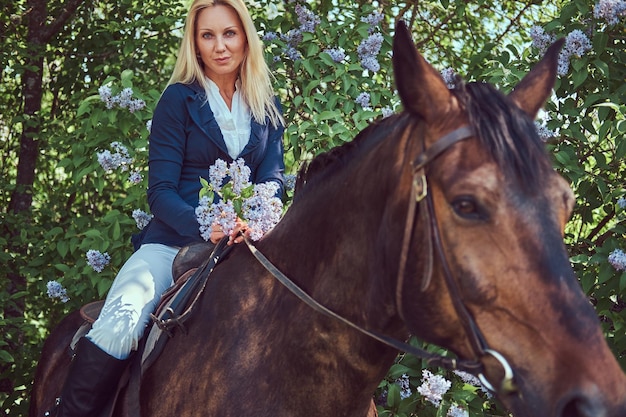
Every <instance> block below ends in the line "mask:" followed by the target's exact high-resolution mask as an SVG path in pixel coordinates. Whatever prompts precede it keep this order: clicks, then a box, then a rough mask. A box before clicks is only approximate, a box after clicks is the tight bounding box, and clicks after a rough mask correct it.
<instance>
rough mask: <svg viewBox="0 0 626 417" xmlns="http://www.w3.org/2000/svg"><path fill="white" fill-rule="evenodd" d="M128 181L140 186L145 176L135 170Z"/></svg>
mask: <svg viewBox="0 0 626 417" xmlns="http://www.w3.org/2000/svg"><path fill="white" fill-rule="evenodd" d="M128 181H129V182H130V183H131V184H135V185H137V184H140V183H141V181H143V176H142V175H141V172H139V171H136V170H135V171H133V172H131V173H130V175H129V176H128Z"/></svg>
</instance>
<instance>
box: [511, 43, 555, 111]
mask: <svg viewBox="0 0 626 417" xmlns="http://www.w3.org/2000/svg"><path fill="white" fill-rule="evenodd" d="M563 42H565V41H564V39H559V40H557V41H556V42H554V43H553V44H552V46H550V48H548V50H547V51H546V54H545V55H544V57H543V58H542V59H541V61H539V63H538V64H537V65H535V66H534V68H533V69H532V70H531V71H530V72H529V73H528V74H526V76H525V77H524V78H523V79H522V81H520V82H519V84H518V85H517V87H515V89H514V90H513V91H512V92H511V93H510V94H509V97H510V98H512V99H513V101H514V102H515V104H517V105H518V107H520V108H521V109H522V110H524V112H526V114H528V115H529V116H530V117H531V118H533V119H534V118H535V116H537V112H539V109H541V108H542V107H543V105H544V104H545V102H546V100H547V98H548V96H549V95H550V92H551V91H552V87H553V86H554V81H555V80H556V70H557V65H558V62H559V51H560V50H561V47H562V46H563Z"/></svg>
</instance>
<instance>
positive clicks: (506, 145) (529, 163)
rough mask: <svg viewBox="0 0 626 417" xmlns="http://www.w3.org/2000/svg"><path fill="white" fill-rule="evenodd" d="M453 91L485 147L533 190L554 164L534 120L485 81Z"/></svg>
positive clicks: (518, 180) (465, 85) (502, 167)
mask: <svg viewBox="0 0 626 417" xmlns="http://www.w3.org/2000/svg"><path fill="white" fill-rule="evenodd" d="M453 92H454V94H455V95H456V96H457V98H459V100H460V102H461V103H462V105H463V107H465V108H466V110H467V112H468V116H469V120H470V123H471V125H472V127H473V128H474V129H475V131H476V133H477V135H478V137H479V140H480V141H481V143H482V146H483V147H484V148H485V149H487V150H488V151H489V152H490V154H491V156H492V158H493V159H494V160H495V161H496V163H497V164H498V166H499V167H500V168H501V169H502V170H503V171H504V172H505V175H507V177H509V178H511V177H512V178H515V179H517V182H518V183H519V184H520V185H521V186H522V187H523V189H525V190H526V191H528V192H530V191H532V190H533V189H537V187H538V185H539V183H540V181H541V180H542V179H544V178H545V172H546V170H550V169H551V163H550V160H549V158H548V156H547V153H546V151H545V146H544V143H543V142H542V141H541V139H540V138H539V135H538V133H537V130H536V128H535V125H534V123H533V121H532V120H530V119H529V118H528V116H527V115H526V114H525V113H524V112H523V111H522V110H521V109H519V108H518V107H517V106H515V104H513V102H512V101H511V100H510V99H509V98H508V97H507V96H505V95H504V94H502V93H501V92H500V91H498V90H497V89H496V88H495V87H493V86H492V85H490V84H486V83H467V84H457V87H456V89H455V90H453Z"/></svg>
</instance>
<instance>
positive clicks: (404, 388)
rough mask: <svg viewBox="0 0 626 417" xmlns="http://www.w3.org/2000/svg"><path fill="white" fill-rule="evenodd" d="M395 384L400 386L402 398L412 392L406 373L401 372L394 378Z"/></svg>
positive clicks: (407, 396)
mask: <svg viewBox="0 0 626 417" xmlns="http://www.w3.org/2000/svg"><path fill="white" fill-rule="evenodd" d="M396 384H397V385H398V386H399V387H400V399H402V400H404V399H406V398H409V397H410V396H411V395H412V394H413V391H411V384H410V382H409V376H408V375H407V374H402V376H401V377H400V378H398V379H396Z"/></svg>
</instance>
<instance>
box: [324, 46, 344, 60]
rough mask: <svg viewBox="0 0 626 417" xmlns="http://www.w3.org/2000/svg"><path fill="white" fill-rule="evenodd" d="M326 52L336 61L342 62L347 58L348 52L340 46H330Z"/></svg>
mask: <svg viewBox="0 0 626 417" xmlns="http://www.w3.org/2000/svg"><path fill="white" fill-rule="evenodd" d="M324 52H326V53H327V54H328V55H330V57H331V58H332V59H333V61H335V62H341V61H343V60H344V59H345V58H346V53H345V52H344V51H343V49H340V48H328V49H324Z"/></svg>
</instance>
